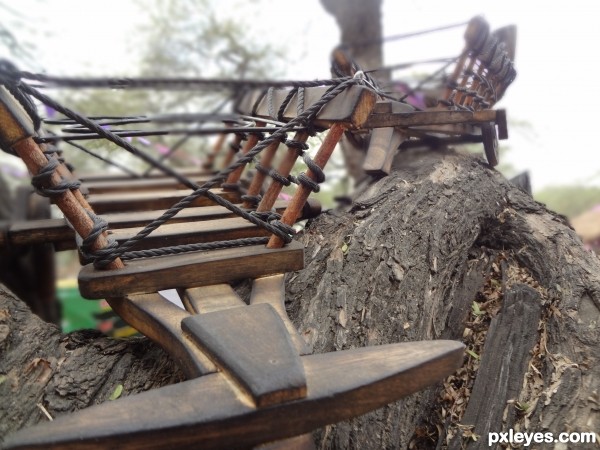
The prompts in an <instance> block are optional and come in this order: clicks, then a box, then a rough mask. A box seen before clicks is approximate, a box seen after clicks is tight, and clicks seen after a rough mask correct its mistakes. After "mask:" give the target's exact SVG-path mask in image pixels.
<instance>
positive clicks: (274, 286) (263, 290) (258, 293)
mask: <svg viewBox="0 0 600 450" xmlns="http://www.w3.org/2000/svg"><path fill="white" fill-rule="evenodd" d="M263 303H267V304H269V305H271V306H272V307H273V308H274V309H275V311H276V312H277V314H279V317H280V318H281V320H282V321H283V324H284V325H285V328H286V330H287V332H288V334H289V336H290V338H291V340H292V342H293V344H294V346H295V347H296V351H297V352H298V354H299V355H309V354H311V353H312V349H311V348H310V347H309V346H308V344H307V343H306V341H305V340H304V338H303V337H302V336H301V335H300V333H299V332H298V330H297V329H296V327H295V326H294V324H293V323H292V321H291V320H290V319H289V317H288V315H287V311H286V310H285V274H283V273H281V274H277V275H271V276H268V277H261V278H257V279H255V280H254V281H253V282H252V293H251V294H250V304H251V305H258V304H263Z"/></svg>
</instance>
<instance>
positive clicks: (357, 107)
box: [238, 86, 376, 128]
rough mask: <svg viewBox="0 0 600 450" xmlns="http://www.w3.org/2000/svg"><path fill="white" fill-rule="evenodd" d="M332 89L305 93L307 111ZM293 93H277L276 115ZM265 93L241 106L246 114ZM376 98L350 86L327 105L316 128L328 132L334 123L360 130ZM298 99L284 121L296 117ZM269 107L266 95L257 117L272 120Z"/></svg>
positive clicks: (251, 96) (256, 94)
mask: <svg viewBox="0 0 600 450" xmlns="http://www.w3.org/2000/svg"><path fill="white" fill-rule="evenodd" d="M329 88H330V86H322V87H314V88H306V89H305V90H304V109H307V108H309V107H310V106H311V105H313V104H314V103H316V102H317V101H318V100H319V99H320V98H321V97H323V95H324V94H325V93H326V92H327V90H328V89H329ZM289 92H290V89H274V90H273V105H272V108H271V109H272V110H273V111H275V112H277V111H278V110H279V107H280V106H281V104H282V103H283V101H284V100H285V98H286V97H287V95H288V94H289ZM263 95H264V91H260V90H256V91H252V92H250V93H248V94H247V95H246V96H245V97H244V98H243V100H242V101H241V102H240V104H239V105H238V109H239V110H240V112H242V113H243V114H251V113H252V108H253V106H254V104H255V103H256V101H257V100H258V98H259V97H260V96H263ZM375 99H376V95H375V93H374V92H373V91H371V90H369V89H367V88H364V87H362V86H351V87H350V88H348V89H347V90H346V91H344V92H342V93H341V94H339V95H338V96H337V97H335V98H334V99H333V100H331V101H330V102H329V103H328V104H327V105H325V106H324V107H323V108H322V109H321V111H320V112H319V114H318V115H317V118H316V120H315V122H314V123H315V124H316V125H317V126H321V127H326V128H329V127H330V126H332V125H333V124H335V123H346V124H348V125H350V126H354V127H360V126H361V125H362V124H363V122H364V121H365V119H366V116H367V115H368V114H369V113H370V111H371V109H372V108H373V105H374V104H375ZM297 105H298V95H297V94H296V95H294V97H293V98H292V100H291V101H290V102H289V104H288V106H287V108H286V109H285V111H284V113H283V119H285V120H291V119H293V118H294V117H296V116H297V112H298V110H297ZM269 109H270V108H269V103H268V102H267V96H266V95H265V96H264V97H263V98H262V100H261V101H260V103H259V104H258V106H257V108H256V115H257V116H258V117H264V118H272V119H276V118H274V117H271V116H270V114H269Z"/></svg>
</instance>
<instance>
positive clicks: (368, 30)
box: [321, 0, 383, 77]
mask: <svg viewBox="0 0 600 450" xmlns="http://www.w3.org/2000/svg"><path fill="white" fill-rule="evenodd" d="M381 1H382V0H321V4H322V5H323V7H324V8H325V10H326V11H327V12H328V13H330V14H331V15H333V17H335V20H336V21H337V23H338V26H339V27H340V44H341V45H342V46H343V47H344V48H346V49H347V50H348V51H349V52H350V56H352V57H353V58H354V60H355V61H356V62H357V63H358V65H359V66H360V67H361V68H362V69H364V70H373V69H378V68H380V67H381V66H383V51H382V48H381V37H382V31H381ZM379 75H380V74H378V73H376V74H375V76H376V77H377V76H379Z"/></svg>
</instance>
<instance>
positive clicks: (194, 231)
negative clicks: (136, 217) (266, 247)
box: [111, 217, 271, 250]
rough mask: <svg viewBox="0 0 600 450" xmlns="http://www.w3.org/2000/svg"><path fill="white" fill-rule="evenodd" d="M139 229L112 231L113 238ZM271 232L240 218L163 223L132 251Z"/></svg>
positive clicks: (127, 236) (125, 237) (120, 238)
mask: <svg viewBox="0 0 600 450" xmlns="http://www.w3.org/2000/svg"><path fill="white" fill-rule="evenodd" d="M139 231H141V228H123V229H120V230H113V231H112V234H111V236H112V238H113V239H115V240H116V241H117V242H119V243H121V242H124V241H126V240H128V239H130V238H132V237H133V236H135V235H136V234H137V233H138V232H139ZM270 234H271V233H270V232H269V231H268V230H266V229H264V228H261V227H259V226H256V225H254V224H253V223H251V222H248V221H247V220H246V219H244V218H241V217H232V218H227V219H215V220H204V221H198V222H182V223H173V224H165V225H162V226H161V227H159V228H158V229H157V230H155V231H153V232H152V234H150V235H149V236H146V237H145V238H144V239H143V240H141V241H140V242H139V243H138V244H137V245H136V246H135V247H134V248H133V249H132V250H144V249H150V248H157V247H168V246H172V245H184V244H193V243H202V242H216V241H226V240H231V239H242V238H249V237H261V236H269V235H270Z"/></svg>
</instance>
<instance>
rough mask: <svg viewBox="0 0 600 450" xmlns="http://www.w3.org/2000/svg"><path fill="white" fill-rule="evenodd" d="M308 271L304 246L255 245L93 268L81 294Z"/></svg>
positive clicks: (83, 276)
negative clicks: (106, 268) (105, 268)
mask: <svg viewBox="0 0 600 450" xmlns="http://www.w3.org/2000/svg"><path fill="white" fill-rule="evenodd" d="M302 267H304V248H303V246H302V245H301V244H299V243H298V242H294V241H293V242H291V243H290V244H288V245H287V246H286V247H285V248H280V249H267V248H265V246H264V245H252V246H246V247H239V248H226V249H219V250H210V251H203V252H192V253H184V254H181V255H173V256H161V257H155V258H144V259H138V260H132V261H129V262H128V263H127V265H126V266H125V267H124V268H123V269H119V270H97V269H95V268H94V267H93V265H91V264H88V265H87V266H84V267H83V268H82V269H81V271H80V272H79V290H80V291H81V294H82V295H83V296H84V297H86V298H106V297H120V296H123V295H126V294H135V293H145V292H156V291H159V290H163V289H172V288H188V287H195V286H203V285H211V284H220V283H226V282H232V281H236V280H241V279H244V278H255V277H258V276H261V275H269V274H273V273H280V272H290V271H294V270H300V269H301V268H302Z"/></svg>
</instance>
